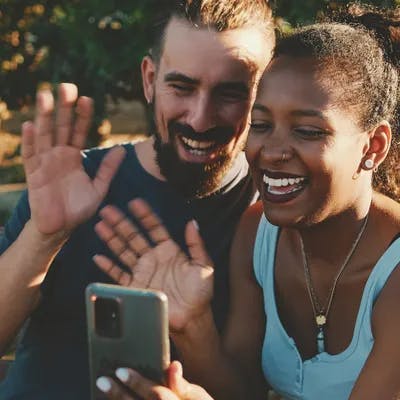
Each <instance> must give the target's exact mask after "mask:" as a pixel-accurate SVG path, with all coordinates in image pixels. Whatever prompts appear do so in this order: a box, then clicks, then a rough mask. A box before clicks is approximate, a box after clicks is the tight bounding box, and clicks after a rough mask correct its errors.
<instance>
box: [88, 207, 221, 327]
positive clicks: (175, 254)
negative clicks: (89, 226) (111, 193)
mask: <svg viewBox="0 0 400 400" xmlns="http://www.w3.org/2000/svg"><path fill="white" fill-rule="evenodd" d="M129 209H130V211H131V213H132V215H133V216H134V217H135V219H136V220H137V221H138V222H139V224H140V225H141V226H142V227H143V228H144V229H145V230H146V232H147V235H148V237H149V238H150V240H151V242H153V243H150V241H149V240H147V239H146V238H145V236H144V235H142V234H141V233H140V231H139V230H138V228H137V227H136V226H135V225H134V224H133V223H132V222H131V221H130V220H129V219H128V218H127V217H126V216H125V215H124V214H123V213H122V212H121V211H120V210H118V209H117V208H116V207H113V206H106V207H105V208H103V209H102V210H101V212H100V215H101V217H102V220H101V221H100V222H99V223H98V224H97V225H96V232H97V234H98V235H99V237H100V238H101V239H102V240H103V241H104V242H106V243H107V245H108V247H109V248H110V249H111V251H112V252H113V253H114V254H115V255H116V256H117V257H118V258H119V260H120V261H121V262H122V263H123V264H124V265H125V266H127V267H128V268H129V271H128V272H127V271H126V270H124V269H123V268H121V266H120V265H117V264H115V263H114V262H113V261H112V260H111V259H110V258H108V257H106V256H104V255H96V256H95V257H94V261H95V263H96V264H97V265H98V266H99V268H100V269H102V270H103V271H104V272H105V273H106V274H108V275H109V276H110V277H111V278H112V279H113V280H114V281H115V282H116V283H118V284H120V285H123V286H126V287H132V288H141V289H155V290H160V291H163V292H164V293H165V294H166V295H167V296H168V302H169V325H170V330H171V331H172V332H179V331H181V330H183V329H184V328H185V327H186V325H187V324H188V322H190V321H191V320H192V319H194V318H196V317H197V316H199V315H201V314H202V313H204V312H205V310H206V309H208V306H209V303H210V301H211V298H212V293H213V271H214V270H213V266H212V262H211V260H210V257H209V256H208V254H207V252H206V250H205V247H204V244H203V241H202V239H201V237H200V234H199V232H198V228H197V225H196V223H195V222H194V221H190V222H189V223H188V224H187V226H186V231H185V239H186V243H187V246H188V249H189V253H190V257H188V256H187V255H186V254H185V253H184V252H183V251H182V250H181V249H180V247H179V246H178V245H177V244H176V243H175V242H174V241H173V240H172V239H171V237H170V235H169V233H168V231H167V230H166V229H165V227H164V226H163V224H162V222H161V221H160V220H159V218H158V217H157V216H156V215H155V214H154V212H153V211H152V210H151V208H150V207H149V205H148V204H147V203H146V202H145V201H143V200H141V199H135V200H132V201H131V202H130V203H129Z"/></svg>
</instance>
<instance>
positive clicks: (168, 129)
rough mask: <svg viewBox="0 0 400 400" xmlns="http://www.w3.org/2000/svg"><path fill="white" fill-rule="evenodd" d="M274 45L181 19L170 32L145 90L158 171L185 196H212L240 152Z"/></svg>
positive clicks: (251, 34)
mask: <svg viewBox="0 0 400 400" xmlns="http://www.w3.org/2000/svg"><path fill="white" fill-rule="evenodd" d="M272 46H273V43H272V39H270V40H269V41H268V38H267V36H266V35H265V34H263V32H261V31H260V30H258V29H253V28H246V29H237V30H230V31H225V32H221V33H217V32H215V31H213V30H207V29H195V28H193V27H191V26H190V25H189V24H187V23H186V22H184V21H182V20H179V19H172V21H171V22H170V24H169V26H168V27H167V30H166V35H165V42H164V49H163V53H162V56H161V59H160V62H159V65H157V67H156V66H154V65H153V67H154V73H153V79H150V80H149V82H150V85H149V87H148V88H147V91H146V80H145V92H146V95H147V97H148V99H150V100H151V101H152V102H153V114H154V115H153V119H154V128H155V129H154V131H153V132H152V133H154V134H155V146H154V148H155V151H156V159H157V163H158V165H159V168H160V171H161V173H162V175H163V176H164V177H165V178H166V179H167V180H168V181H169V183H171V184H172V185H174V186H176V187H177V188H178V190H180V191H181V192H182V193H183V194H184V195H186V196H187V197H203V196H206V195H207V194H209V193H212V192H213V191H215V190H216V189H217V188H218V186H219V184H220V183H221V180H222V178H223V176H224V175H225V173H226V171H227V170H228V169H229V167H230V166H231V164H232V161H233V160H234V159H235V157H236V156H237V154H238V153H239V152H240V150H242V148H243V145H244V143H245V141H246V137H247V132H248V125H249V111H250V109H251V105H252V102H253V100H254V95H255V86H256V83H257V82H258V79H259V76H260V74H261V73H262V71H263V70H264V68H265V66H266V64H267V62H268V61H269V58H270V55H271V49H272ZM150 67H151V65H148V68H150ZM143 73H144V75H146V69H144V71H143Z"/></svg>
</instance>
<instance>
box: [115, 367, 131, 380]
mask: <svg viewBox="0 0 400 400" xmlns="http://www.w3.org/2000/svg"><path fill="white" fill-rule="evenodd" d="M115 375H117V378H118V379H119V380H120V381H121V382H124V383H126V382H128V381H129V371H128V370H127V369H126V368H118V369H117V370H116V371H115Z"/></svg>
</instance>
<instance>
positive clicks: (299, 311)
mask: <svg viewBox="0 0 400 400" xmlns="http://www.w3.org/2000/svg"><path fill="white" fill-rule="evenodd" d="M345 19H346V23H340V24H339V23H324V24H317V25H313V26H309V27H305V28H302V29H299V30H297V31H295V32H294V33H292V34H290V35H289V36H287V37H285V38H283V39H282V40H281V41H280V42H279V43H278V45H277V48H276V50H275V55H274V58H273V60H272V62H271V64H270V65H269V66H268V68H267V69H266V71H265V73H264V76H263V79H262V81H261V84H260V88H259V92H258V96H257V99H256V102H255V105H254V108H253V113H252V123H251V132H250V136H249V139H248V144H247V149H246V153H247V158H248V161H249V164H250V165H251V168H252V172H253V176H254V180H255V182H256V183H257V185H258V188H259V191H260V196H261V201H262V204H261V203H260V204H257V205H256V206H254V207H253V208H251V209H249V210H248V211H247V212H246V214H245V215H244V216H243V218H242V221H241V224H240V227H239V229H238V232H237V235H236V239H235V241H234V243H233V248H232V269H231V293H232V299H231V310H230V317H229V321H228V326H227V329H226V334H225V336H224V340H223V344H221V342H220V338H219V337H218V334H217V333H216V329H215V326H214V323H213V319H212V315H211V311H210V308H209V299H210V297H211V295H212V269H211V268H210V267H209V259H208V257H207V255H206V252H205V249H204V248H203V246H202V243H201V240H200V236H199V234H198V232H197V231H196V229H195V224H194V223H189V224H188V227H187V232H186V237H187V243H188V248H189V253H190V258H188V257H186V256H185V255H184V253H183V252H182V251H180V249H178V248H177V246H176V245H174V244H173V243H172V241H171V239H170V238H169V236H168V233H167V232H166V231H165V230H164V229H163V227H162V225H161V224H160V222H159V221H158V220H157V218H156V217H155V216H154V215H153V214H152V213H151V210H150V209H149V208H148V206H147V205H146V204H145V203H143V202H142V201H140V200H135V201H133V202H132V204H131V209H132V212H133V214H134V215H135V216H136V217H137V218H138V219H139V221H140V222H141V223H142V225H143V226H144V228H145V229H147V230H148V232H149V234H150V237H151V239H152V240H153V242H155V246H154V247H151V246H150V245H149V244H148V243H147V244H146V246H145V247H146V248H145V249H144V248H143V238H142V239H140V237H141V236H140V234H138V233H137V232H136V231H135V228H134V227H133V226H132V225H131V224H130V223H128V222H127V221H126V219H124V216H123V215H122V214H120V213H119V212H118V210H116V209H115V208H113V207H107V208H106V209H104V210H103V211H102V217H103V221H102V222H100V223H99V225H98V226H97V231H98V234H99V235H100V237H102V238H103V239H104V240H106V241H107V242H108V243H109V245H110V248H111V249H113V250H114V252H115V253H116V254H117V255H119V256H121V259H122V260H123V261H124V263H125V264H126V265H128V266H129V267H130V268H131V272H132V273H129V274H128V273H126V272H123V271H122V270H121V269H120V268H119V267H118V266H117V265H115V264H113V262H112V261H111V260H109V259H107V258H106V257H104V256H97V257H96V259H95V261H96V262H97V264H98V265H99V266H100V268H102V269H103V270H104V271H105V272H107V273H108V274H109V275H110V276H111V277H112V278H113V279H115V280H116V281H117V282H119V283H121V284H124V285H127V286H135V287H137V286H139V287H152V288H154V289H161V290H164V291H165V292H166V293H167V294H168V296H169V300H170V309H171V315H170V328H171V337H172V340H173V341H174V342H175V344H176V346H177V348H178V349H179V351H180V355H181V358H182V360H183V363H184V365H185V371H186V373H187V374H189V376H191V377H193V378H194V379H195V380H196V382H199V383H200V384H202V385H204V386H205V387H206V388H207V390H209V391H210V392H211V393H212V394H213V395H214V396H215V397H216V398H217V399H223V398H227V399H228V398H229V399H234V398H247V399H250V398H251V399H255V398H265V393H266V388H265V386H264V382H265V380H267V381H268V383H269V384H270V385H271V387H272V388H273V389H274V390H275V391H276V392H278V393H279V394H280V395H282V396H283V397H285V398H288V399H321V398H324V399H347V398H350V399H351V400H356V399H363V400H365V399H376V398H382V399H392V398H396V396H397V395H398V394H399V393H400V380H399V379H398V374H399V373H398V371H399V370H400V346H399V345H398V338H399V337H400V314H399V313H398V312H397V309H398V306H399V304H400V291H399V290H398V288H399V287H400V269H399V268H396V267H397V265H398V263H399V261H400V239H397V237H398V235H399V232H400V205H399V204H398V203H397V202H395V201H394V200H392V199H390V198H389V197H387V196H385V195H383V194H381V193H379V192H377V191H376V190H374V189H373V185H372V181H373V179H375V180H377V182H378V185H380V187H381V188H383V190H384V191H390V190H391V188H390V183H391V182H393V181H394V182H395V183H396V180H397V179H398V178H397V175H396V170H395V169H396V164H394V163H393V158H391V156H389V155H388V154H389V149H390V144H391V143H392V146H393V148H392V151H394V156H396V155H397V153H396V151H397V149H396V148H395V144H396V142H397V139H396V135H398V131H397V126H396V123H397V117H398V116H397V107H398V98H399V93H400V91H399V76H398V65H399V60H398V59H399V47H398V46H399V44H398V43H397V42H396V35H398V32H397V30H398V25H399V24H398V21H399V18H398V17H397V15H396V13H395V12H383V11H379V12H378V11H373V10H370V9H361V8H360V7H359V6H353V7H351V8H350V13H349V14H348V15H346V16H345ZM392 136H393V138H392ZM379 177H380V178H381V180H379V179H378V178H379ZM397 191H398V188H397V187H395V188H394V191H392V193H395V194H397ZM262 212H264V216H262V217H261V220H260V216H261V214H262ZM200 230H201V227H200ZM134 232H136V233H134ZM127 238H129V240H126V239H127ZM125 241H126V244H125V245H123V247H121V243H123V242H125ZM121 248H123V249H124V251H123V252H121V251H118V249H121ZM194 348H195V349H196V350H193V349H194ZM261 365H262V371H261V368H260V366H261ZM264 378H265V380H264ZM181 398H185V397H184V396H181ZM186 398H190V397H186ZM193 398H195V397H193Z"/></svg>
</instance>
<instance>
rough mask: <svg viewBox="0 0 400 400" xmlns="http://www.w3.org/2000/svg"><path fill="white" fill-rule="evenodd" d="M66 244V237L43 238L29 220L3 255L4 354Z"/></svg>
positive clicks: (0, 318)
mask: <svg viewBox="0 0 400 400" xmlns="http://www.w3.org/2000/svg"><path fill="white" fill-rule="evenodd" d="M65 241H66V237H65V235H58V236H57V235H52V236H50V235H48V236H46V235H41V234H40V233H39V232H38V231H37V230H36V229H35V227H34V225H33V223H32V221H28V222H27V224H26V225H25V227H24V229H23V230H22V232H21V234H20V235H19V236H18V238H17V240H16V241H15V242H14V243H13V244H12V245H11V246H10V247H9V248H8V249H7V250H6V251H5V252H4V253H3V254H2V255H1V256H0V276H1V279H0V354H2V353H3V352H4V351H5V350H6V347H7V345H8V344H9V343H10V342H11V340H12V339H13V338H14V336H15V334H16V333H17V331H18V329H19V328H20V327H21V325H22V323H23V322H24V321H25V319H26V318H27V317H28V316H29V315H30V314H31V312H32V311H33V310H34V309H35V307H36V306H37V304H38V302H39V300H40V284H41V283H42V282H43V280H44V278H45V276H46V274H47V271H48V269H49V267H50V264H51V262H52V260H53V259H54V257H55V255H56V254H57V253H58V251H59V250H60V248H61V246H62V245H63V243H64V242H65Z"/></svg>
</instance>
